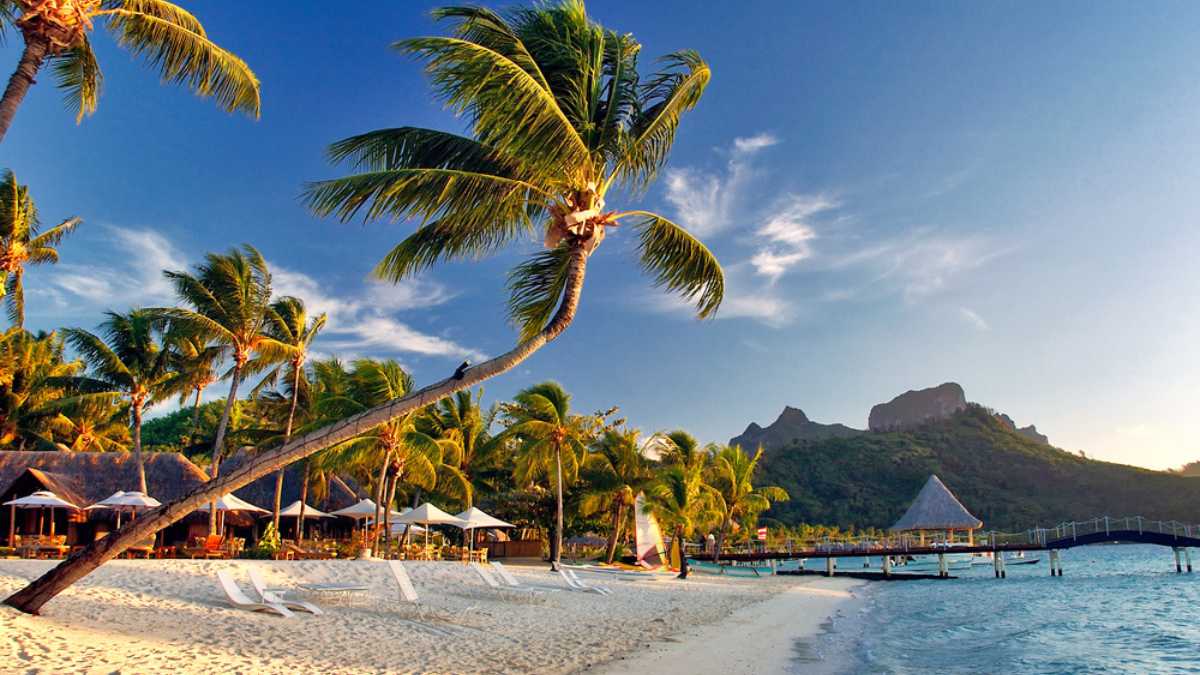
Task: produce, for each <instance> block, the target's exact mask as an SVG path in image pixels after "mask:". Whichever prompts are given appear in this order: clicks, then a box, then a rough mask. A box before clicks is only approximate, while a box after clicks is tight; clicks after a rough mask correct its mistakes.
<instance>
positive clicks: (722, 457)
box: [708, 445, 788, 562]
mask: <svg viewBox="0 0 1200 675" xmlns="http://www.w3.org/2000/svg"><path fill="white" fill-rule="evenodd" d="M711 454H712V462H711V464H710V465H709V474H710V475H709V480H708V482H709V484H710V485H712V486H713V487H714V488H715V489H716V490H717V493H718V494H719V495H720V496H721V499H720V500H719V501H718V502H717V506H718V508H719V509H720V511H721V529H720V530H719V531H718V532H717V550H716V555H715V557H714V559H713V560H714V562H720V561H721V548H722V547H723V546H724V545H725V537H726V535H727V534H728V533H729V529H730V528H731V527H732V526H733V523H734V521H735V520H740V521H745V522H744V525H745V526H746V527H750V526H751V525H753V520H754V519H755V518H757V517H758V514H760V513H762V512H763V511H766V510H767V509H769V508H771V502H781V501H787V499H788V493H787V490H784V489H783V488H780V487H774V486H770V487H766V486H764V487H754V472H755V471H756V470H757V469H758V460H760V459H762V454H763V449H762V447H759V448H758V450H757V451H756V452H755V453H754V456H753V457H751V456H749V455H747V454H746V452H745V451H744V450H742V447H741V446H740V445H725V446H717V447H714V448H713V449H712V453H711Z"/></svg>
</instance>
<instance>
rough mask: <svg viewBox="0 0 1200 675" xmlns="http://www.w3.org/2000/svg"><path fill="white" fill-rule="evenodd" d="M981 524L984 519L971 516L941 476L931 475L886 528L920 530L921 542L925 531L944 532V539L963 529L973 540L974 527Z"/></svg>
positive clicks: (896, 530) (923, 539)
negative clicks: (904, 508) (915, 496)
mask: <svg viewBox="0 0 1200 675" xmlns="http://www.w3.org/2000/svg"><path fill="white" fill-rule="evenodd" d="M981 527H983V521H982V520H980V519H978V518H976V517H975V516H973V515H971V512H970V511H967V508H966V507H965V506H963V505H962V502H960V501H958V498H957V497H955V496H954V493H952V492H950V488H947V487H946V484H945V483H943V482H942V481H941V479H940V478H938V477H937V476H935V475H931V476H929V480H927V481H925V486H924V487H922V488H921V491H920V492H918V493H917V498H916V499H914V500H913V503H912V504H910V505H909V507H908V510H907V511H905V512H904V515H903V516H900V520H897V521H896V524H895V525H892V526H891V528H889V529H890V530H891V531H892V532H919V533H920V535H921V541H922V543H924V541H925V533H926V532H930V531H944V532H946V533H947V535H948V537H947V538H950V537H952V536H953V533H954V532H955V531H965V532H967V533H968V538H969V539H971V540H974V534H973V532H974V530H977V529H979V528H981Z"/></svg>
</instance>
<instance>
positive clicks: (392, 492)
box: [383, 471, 400, 550]
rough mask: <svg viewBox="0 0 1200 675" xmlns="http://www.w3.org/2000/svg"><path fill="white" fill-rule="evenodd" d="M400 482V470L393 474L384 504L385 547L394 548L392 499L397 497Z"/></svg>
mask: <svg viewBox="0 0 1200 675" xmlns="http://www.w3.org/2000/svg"><path fill="white" fill-rule="evenodd" d="M399 484H400V472H398V471H397V472H396V475H395V476H392V481H391V484H390V485H388V492H387V502H386V503H385V504H384V505H383V545H384V548H385V549H388V550H390V549H391V548H392V518H391V514H392V500H394V499H395V498H396V486H397V485H399Z"/></svg>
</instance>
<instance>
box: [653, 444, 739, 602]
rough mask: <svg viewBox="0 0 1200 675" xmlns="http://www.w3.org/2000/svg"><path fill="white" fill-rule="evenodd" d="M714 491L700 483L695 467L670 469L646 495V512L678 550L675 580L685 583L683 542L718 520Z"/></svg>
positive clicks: (685, 551) (699, 470) (684, 548)
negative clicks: (665, 528) (668, 533)
mask: <svg viewBox="0 0 1200 675" xmlns="http://www.w3.org/2000/svg"><path fill="white" fill-rule="evenodd" d="M719 499H720V497H719V495H717V493H716V491H715V490H714V489H713V488H712V487H711V486H709V485H707V484H706V483H705V482H704V472H703V471H702V470H701V469H700V468H699V467H691V468H689V467H687V466H685V465H680V464H676V465H670V466H668V467H666V468H665V469H664V470H663V471H662V473H661V474H660V475H659V477H658V479H657V480H656V481H654V483H652V484H651V485H650V487H649V489H648V490H647V491H646V506H645V508H646V511H647V512H648V513H652V514H654V517H655V518H657V519H658V520H659V522H661V523H665V524H666V525H668V526H669V527H671V528H672V529H673V530H674V535H673V536H674V544H675V545H677V546H679V578H680V579H687V576H688V564H687V550H686V546H685V542H686V541H687V537H689V536H690V535H691V534H692V532H693V531H694V530H695V529H696V528H697V527H701V526H704V525H707V524H708V523H711V522H715V521H716V520H717V519H718V518H720V510H719V509H718V508H717V506H716V504H717V501H718V500H719Z"/></svg>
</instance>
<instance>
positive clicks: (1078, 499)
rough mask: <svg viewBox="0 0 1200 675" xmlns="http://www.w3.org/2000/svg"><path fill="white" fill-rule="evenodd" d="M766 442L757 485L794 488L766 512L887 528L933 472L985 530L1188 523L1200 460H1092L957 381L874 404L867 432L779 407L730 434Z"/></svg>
mask: <svg viewBox="0 0 1200 675" xmlns="http://www.w3.org/2000/svg"><path fill="white" fill-rule="evenodd" d="M731 443H739V444H742V445H744V446H752V447H753V446H757V445H762V446H763V447H764V448H765V449H766V450H767V452H766V454H765V455H764V457H763V461H762V464H761V465H760V468H759V472H760V473H759V482H761V483H763V484H769V485H779V486H780V487H783V488H784V489H785V490H787V491H788V493H789V494H790V495H791V496H792V498H791V500H790V501H788V502H783V503H780V504H777V505H775V506H774V507H773V508H772V509H771V511H769V512H768V513H767V514H766V515H767V517H768V518H774V519H777V520H778V521H780V522H782V523H785V524H789V525H792V524H797V523H821V524H830V525H839V526H843V527H848V526H856V527H887V526H889V525H890V524H891V523H892V522H893V521H895V519H896V518H897V517H899V516H900V514H901V513H903V511H904V509H905V507H906V506H907V504H908V503H909V502H910V501H911V500H912V498H913V496H914V495H915V494H916V493H917V491H918V490H920V489H921V486H922V485H923V484H924V482H925V481H926V480H927V479H928V478H929V476H930V474H937V475H938V476H940V477H941V478H942V480H943V481H945V483H946V484H947V485H948V486H950V488H951V489H953V490H954V493H955V494H956V495H958V496H959V498H960V499H961V500H962V501H963V503H964V504H967V505H968V506H969V507H970V509H971V510H972V512H973V513H975V514H976V515H977V516H979V517H980V518H982V519H983V521H984V524H985V525H984V526H985V528H989V529H990V528H997V529H1002V530H1005V529H1024V528H1027V527H1030V526H1033V525H1043V526H1044V525H1053V524H1056V523H1058V522H1062V521H1066V520H1073V519H1085V518H1092V517H1095V516H1097V515H1103V514H1111V515H1114V516H1117V515H1120V516H1123V515H1141V516H1145V517H1147V518H1161V519H1168V520H1169V519H1178V520H1186V521H1189V522H1190V520H1191V519H1193V518H1194V514H1195V513H1196V512H1197V511H1198V510H1200V481H1196V480H1194V479H1193V478H1190V477H1187V476H1188V475H1196V474H1200V462H1197V463H1193V464H1191V465H1188V466H1187V467H1185V468H1184V469H1183V470H1181V471H1179V472H1164V471H1152V470H1149V469H1143V468H1139V467H1134V466H1127V465H1122V464H1115V463H1111V462H1102V461H1097V460H1092V459H1088V458H1086V457H1084V456H1082V453H1079V454H1076V453H1072V452H1067V451H1065V450H1062V449H1059V448H1056V447H1054V446H1053V445H1051V444H1050V439H1049V438H1047V437H1046V436H1045V435H1043V434H1041V433H1040V432H1038V430H1037V428H1036V426H1034V425H1032V424H1030V425H1028V426H1024V427H1018V426H1017V424H1016V423H1015V422H1014V421H1013V419H1012V418H1011V417H1009V416H1008V415H1006V414H1004V413H1001V412H997V411H995V410H992V409H991V408H988V407H986V406H984V405H981V404H978V403H971V402H968V401H967V398H966V394H965V392H964V390H963V388H962V386H961V385H959V384H957V383H954V382H947V383H944V384H941V385H939V386H937V387H931V388H928V389H921V390H916V391H909V392H905V393H903V394H901V395H899V396H897V397H895V398H893V399H891V400H890V401H888V402H886V403H880V404H878V405H876V406H874V407H873V408H872V409H871V411H870V415H869V422H868V429H867V430H859V429H854V428H852V427H849V426H846V425H843V424H821V423H817V422H813V421H811V420H809V419H808V417H807V416H806V415H805V414H804V413H803V412H802V411H800V410H799V409H797V408H793V407H787V408H785V409H784V411H783V413H782V414H781V415H780V416H779V417H778V419H776V420H775V422H773V423H772V424H770V425H768V426H767V427H760V426H759V425H757V424H753V423H752V424H750V425H749V426H748V427H747V428H746V430H745V431H744V432H743V433H742V434H740V435H738V436H736V437H734V438H733V439H731Z"/></svg>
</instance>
